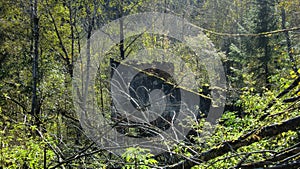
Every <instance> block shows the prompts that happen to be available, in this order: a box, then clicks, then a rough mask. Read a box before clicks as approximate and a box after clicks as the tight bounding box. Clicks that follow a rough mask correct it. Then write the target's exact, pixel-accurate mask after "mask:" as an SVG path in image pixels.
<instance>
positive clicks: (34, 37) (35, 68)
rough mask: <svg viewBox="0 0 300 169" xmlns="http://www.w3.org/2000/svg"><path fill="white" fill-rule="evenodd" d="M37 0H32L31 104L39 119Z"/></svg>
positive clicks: (34, 114) (32, 110) (35, 115)
mask: <svg viewBox="0 0 300 169" xmlns="http://www.w3.org/2000/svg"><path fill="white" fill-rule="evenodd" d="M37 4H38V1H37V0H32V1H31V22H32V47H31V49H32V50H31V52H32V58H33V62H32V78H33V79H32V80H33V84H32V104H31V114H32V115H33V116H34V117H35V118H36V122H37V121H38V113H39V107H40V106H39V102H38V96H37V84H38V79H39V78H38V59H39V18H38V14H37V13H38V9H37Z"/></svg>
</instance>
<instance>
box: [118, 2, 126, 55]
mask: <svg viewBox="0 0 300 169" xmlns="http://www.w3.org/2000/svg"><path fill="white" fill-rule="evenodd" d="M122 17H123V0H121V1H120V5H119V23H120V46H119V50H120V56H121V59H122V60H124V59H125V49H124V30H123V18H122Z"/></svg>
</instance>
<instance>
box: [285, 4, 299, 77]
mask: <svg viewBox="0 0 300 169" xmlns="http://www.w3.org/2000/svg"><path fill="white" fill-rule="evenodd" d="M285 16H286V14H285V9H284V7H281V27H282V29H286V26H285V24H286V17H285ZM284 35H285V39H286V46H287V52H288V55H289V58H290V61H291V62H292V67H293V70H294V72H296V73H297V74H299V73H298V71H297V66H296V63H295V59H294V57H293V52H292V44H291V38H290V35H289V32H288V31H286V32H284Z"/></svg>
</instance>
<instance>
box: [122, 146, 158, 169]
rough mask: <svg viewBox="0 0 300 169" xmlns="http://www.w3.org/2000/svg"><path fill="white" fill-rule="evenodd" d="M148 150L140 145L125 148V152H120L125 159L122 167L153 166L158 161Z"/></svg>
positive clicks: (127, 168)
mask: <svg viewBox="0 0 300 169" xmlns="http://www.w3.org/2000/svg"><path fill="white" fill-rule="evenodd" d="M149 152H150V150H148V149H142V148H140V147H130V148H127V149H126V152H125V153H124V154H122V157H123V159H124V160H125V166H123V167H122V168H123V169H131V168H132V169H150V168H153V167H154V166H155V165H156V164H158V161H157V160H155V159H154V158H153V157H154V155H153V154H151V153H149Z"/></svg>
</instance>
